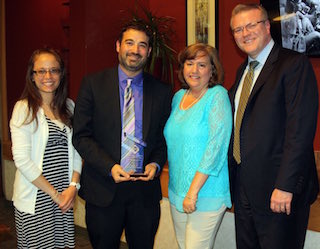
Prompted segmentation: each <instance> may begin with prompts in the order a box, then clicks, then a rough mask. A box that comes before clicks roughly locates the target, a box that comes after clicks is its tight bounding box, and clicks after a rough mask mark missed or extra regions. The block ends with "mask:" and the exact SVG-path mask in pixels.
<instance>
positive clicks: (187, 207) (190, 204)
mask: <svg viewBox="0 0 320 249" xmlns="http://www.w3.org/2000/svg"><path fill="white" fill-rule="evenodd" d="M196 203H197V197H196V196H195V197H191V196H189V195H188V194H187V195H186V197H185V198H184V200H183V203H182V207H183V211H184V212H185V213H187V214H191V213H193V212H194V211H196Z"/></svg>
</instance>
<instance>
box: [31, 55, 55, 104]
mask: <svg viewBox="0 0 320 249" xmlns="http://www.w3.org/2000/svg"><path fill="white" fill-rule="evenodd" d="M56 69H60V64H59V62H58V61H57V60H56V58H55V57H54V55H52V54H48V53H43V54H40V55H38V56H37V57H36V58H35V61H34V66H33V71H35V72H34V73H33V76H32V80H33V81H34V83H35V85H36V87H37V88H38V90H39V92H40V94H41V96H42V98H45V97H47V96H48V95H51V96H52V95H53V94H54V93H55V91H56V90H57V88H58V86H59V84H60V78H61V74H60V73H58V72H59V70H56ZM41 71H42V73H43V72H44V71H45V73H44V74H41Z"/></svg>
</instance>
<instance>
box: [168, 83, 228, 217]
mask: <svg viewBox="0 0 320 249" xmlns="http://www.w3.org/2000/svg"><path fill="white" fill-rule="evenodd" d="M185 92H186V90H184V89H181V90H180V91H178V92H177V93H176V94H175V96H174V98H173V101H172V111H171V115H170V117H169V119H168V121H167V123H166V125H165V128H164V135H165V138H166V142H167V146H168V163H169V200H170V203H171V204H172V205H174V206H175V207H176V209H177V210H178V211H181V212H183V208H182V203H183V200H184V198H185V196H186V194H187V192H188V190H189V187H190V185H191V182H192V180H193V177H194V175H195V173H196V171H198V172H201V173H203V174H206V175H208V179H207V181H206V182H205V184H204V185H203V186H202V188H201V190H200V191H199V193H198V201H197V204H196V207H197V210H198V211H215V210H219V209H220V208H221V206H222V205H225V206H226V207H231V200H230V191H229V178H228V146H229V140H230V135H231V129H232V114H231V105H230V101H229V97H228V93H227V90H226V89H225V88H223V87H222V86H220V85H218V86H214V87H213V88H209V89H208V91H207V92H206V93H205V94H204V96H203V97H202V98H201V99H200V100H199V101H198V102H197V103H196V104H194V105H193V106H192V107H191V108H189V109H187V110H181V109H180V107H179V105H180V102H181V100H182V97H183V95H184V94H185Z"/></svg>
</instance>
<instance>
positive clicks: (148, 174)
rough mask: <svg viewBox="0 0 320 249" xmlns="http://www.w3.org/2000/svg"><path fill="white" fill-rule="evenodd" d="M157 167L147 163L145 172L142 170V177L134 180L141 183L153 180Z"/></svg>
mask: <svg viewBox="0 0 320 249" xmlns="http://www.w3.org/2000/svg"><path fill="white" fill-rule="evenodd" d="M157 169H158V167H157V165H156V164H154V163H149V164H147V165H146V167H145V170H144V173H143V174H144V175H145V176H141V177H137V178H136V179H135V180H141V181H150V180H153V178H154V176H155V175H156V173H157Z"/></svg>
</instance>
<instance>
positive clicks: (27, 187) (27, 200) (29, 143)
mask: <svg viewBox="0 0 320 249" xmlns="http://www.w3.org/2000/svg"><path fill="white" fill-rule="evenodd" d="M67 104H68V108H70V110H72V111H73V109H74V103H73V101H72V100H71V99H68V101H67ZM27 113H28V104H27V100H20V101H18V102H17V103H16V104H15V106H14V109H13V112H12V117H11V120H10V131H11V140H12V155H13V160H14V163H15V165H16V167H17V171H16V175H15V180H14V186H13V198H12V200H13V205H14V206H15V207H16V208H17V209H18V210H19V211H22V212H26V213H30V214H34V213H35V203H36V197H37V190H38V188H37V187H36V186H35V185H33V184H32V181H34V180H35V179H36V178H38V177H39V176H40V175H41V173H42V162H43V156H44V151H45V148H46V144H47V141H48V137H49V128H48V124H47V122H46V118H45V115H44V111H43V109H42V108H39V111H38V113H37V118H38V125H37V122H36V120H33V121H32V122H31V123H29V124H24V121H25V120H26V118H27V120H28V119H29V120H30V118H31V115H29V116H28V117H27ZM66 129H67V136H68V153H69V180H71V177H72V173H73V171H77V172H79V173H81V169H82V161H81V157H80V155H79V154H78V152H77V151H76V150H75V148H74V147H73V145H72V130H71V129H70V128H69V127H66Z"/></svg>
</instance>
